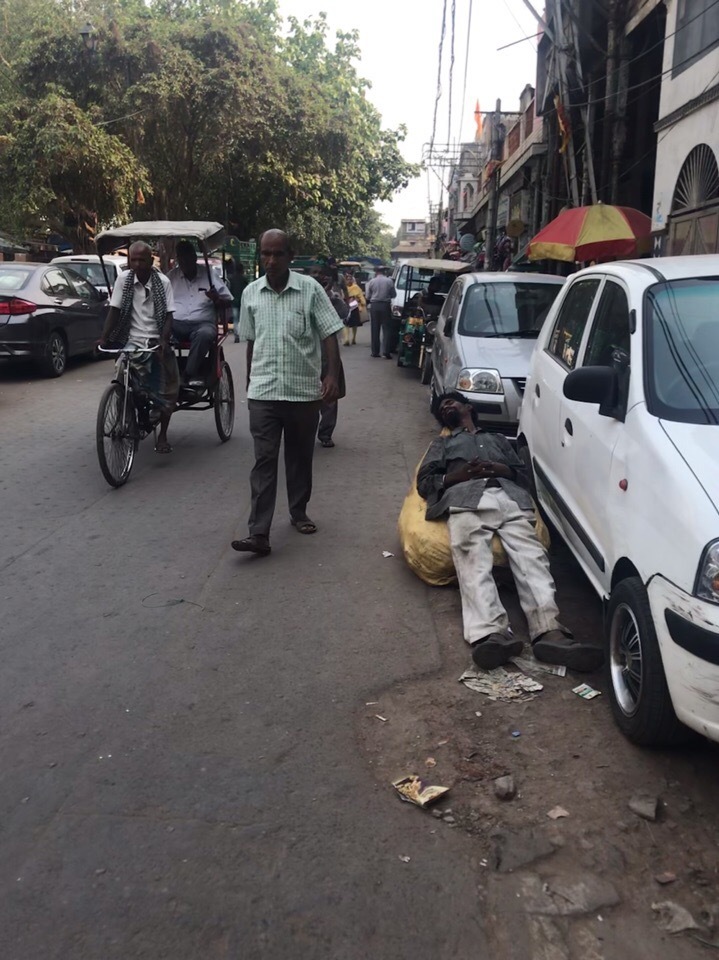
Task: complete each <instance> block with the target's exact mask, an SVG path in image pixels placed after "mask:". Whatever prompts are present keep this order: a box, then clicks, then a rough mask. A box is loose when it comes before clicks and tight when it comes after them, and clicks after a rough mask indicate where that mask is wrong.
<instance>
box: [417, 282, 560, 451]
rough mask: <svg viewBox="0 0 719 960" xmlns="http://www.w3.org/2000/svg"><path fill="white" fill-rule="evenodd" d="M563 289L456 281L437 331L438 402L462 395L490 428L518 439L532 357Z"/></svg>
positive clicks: (434, 389)
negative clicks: (448, 395)
mask: <svg viewBox="0 0 719 960" xmlns="http://www.w3.org/2000/svg"><path fill="white" fill-rule="evenodd" d="M563 283H564V278H563V277H554V276H549V275H533V276H525V275H524V274H513V273H468V274H463V275H462V276H460V277H458V278H457V280H456V281H455V283H454V286H453V287H452V289H451V291H450V293H449V296H448V297H447V300H446V301H445V304H444V306H443V308H442V311H441V313H440V315H439V320H438V321H437V327H436V329H435V331H434V336H435V339H434V347H433V350H432V377H431V380H430V391H431V396H432V399H433V398H434V397H435V396H437V395H438V394H441V393H444V392H446V391H447V390H458V391H459V392H460V393H462V394H463V395H464V396H465V397H466V399H467V400H468V401H469V402H470V403H471V404H472V405H473V407H474V408H475V410H476V411H477V414H478V416H479V419H480V420H481V422H482V423H483V424H484V425H485V426H488V427H496V428H498V429H500V430H503V431H505V432H507V433H511V434H513V433H514V432H515V431H516V429H517V422H518V420H519V408H520V406H521V403H522V397H523V395H524V385H525V382H526V378H527V373H528V371H529V362H530V357H531V355H532V351H533V350H534V345H535V342H536V339H537V337H538V335H539V331H540V330H541V328H542V324H543V322H544V320H545V318H546V316H547V314H548V312H549V310H550V308H551V306H552V304H553V303H554V300H555V297H556V296H557V294H558V293H559V291H560V289H561V287H562V285H563Z"/></svg>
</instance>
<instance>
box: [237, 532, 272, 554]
mask: <svg viewBox="0 0 719 960" xmlns="http://www.w3.org/2000/svg"><path fill="white" fill-rule="evenodd" d="M232 549H233V550H237V551H238V553H255V554H257V556H259V557H267V556H269V554H270V553H272V547H271V546H270V541H269V538H268V537H260V536H254V537H245V538H244V540H233V541H232Z"/></svg>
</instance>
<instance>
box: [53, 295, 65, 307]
mask: <svg viewBox="0 0 719 960" xmlns="http://www.w3.org/2000/svg"><path fill="white" fill-rule="evenodd" d="M62 302H63V299H62V297H55V299H54V300H53V303H56V304H57V305H58V307H59V306H60V304H61V303H62Z"/></svg>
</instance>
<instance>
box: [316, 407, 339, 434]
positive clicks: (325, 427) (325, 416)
mask: <svg viewBox="0 0 719 960" xmlns="http://www.w3.org/2000/svg"><path fill="white" fill-rule="evenodd" d="M336 426H337V401H336V400H334V401H333V402H332V403H323V404H322V406H321V407H320V425H319V429H318V430H317V439H318V440H331V439H332V434H333V433H334V432H335V427H336Z"/></svg>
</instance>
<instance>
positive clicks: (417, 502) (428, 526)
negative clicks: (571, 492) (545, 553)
mask: <svg viewBox="0 0 719 960" xmlns="http://www.w3.org/2000/svg"><path fill="white" fill-rule="evenodd" d="M426 509H427V502H426V500H423V499H422V497H420V495H419V493H418V492H417V477H416V474H415V479H414V480H413V482H412V486H411V487H410V489H409V493H408V494H407V496H406V497H405V500H404V503H403V504H402V510H401V512H400V515H399V522H398V530H399V540H400V543H401V545H402V552H403V554H404V559H405V560H406V561H407V564H408V565H409V567H410V569H411V570H412V571H413V572H414V573H416V574H417V576H418V577H419V578H420V580H424V582H425V583H428V584H429V585H430V586H432V587H445V586H447V585H448V584H452V583H456V582H457V574H456V573H455V570H454V562H453V561H452V550H451V547H450V545H449V530H448V528H447V522H446V520H425V518H424V515H425V511H426ZM534 513H535V529H536V531H537V536H538V537H539V541H540V543H541V544H542V546H543V547H544V548H545V550H548V549H549V531H548V530H547V527H546V525H545V523H544V521H543V520H542V518H541V516H540V514H539V510H537V508H536V507H535V509H534ZM492 556H493V562H494V566H495V567H506V566H508V565H509V562H508V560H507V554H506V553H505V552H504V547H503V546H502V541H501V540H500V539H499V537H498V536H497V535H496V534H495V535H494V537H493V538H492Z"/></svg>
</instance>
